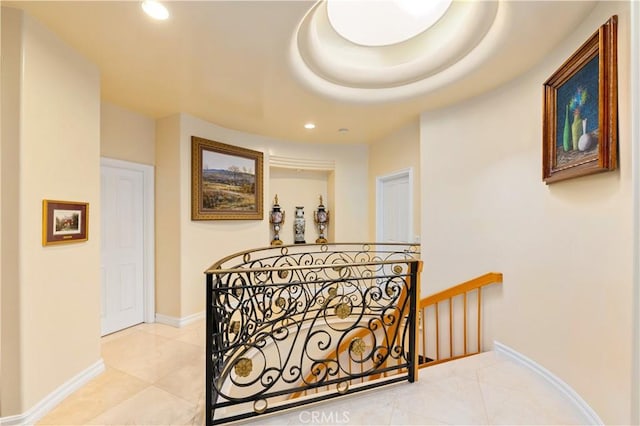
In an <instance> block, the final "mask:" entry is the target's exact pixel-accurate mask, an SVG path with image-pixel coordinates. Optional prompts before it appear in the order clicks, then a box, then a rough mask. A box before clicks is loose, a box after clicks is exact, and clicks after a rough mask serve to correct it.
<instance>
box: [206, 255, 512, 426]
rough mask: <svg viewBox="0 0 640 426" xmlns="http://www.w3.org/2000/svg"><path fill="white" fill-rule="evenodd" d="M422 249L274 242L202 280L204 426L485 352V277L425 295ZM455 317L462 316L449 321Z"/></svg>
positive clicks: (489, 278)
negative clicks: (422, 291)
mask: <svg viewBox="0 0 640 426" xmlns="http://www.w3.org/2000/svg"><path fill="white" fill-rule="evenodd" d="M419 256H420V253H419V246H417V245H407V244H383V245H382V244H374V243H369V244H315V245H313V244H310V245H295V246H281V247H275V248H274V247H269V248H264V249H258V250H252V251H247V252H242V253H238V254H236V255H233V256H229V257H228V258H225V259H222V260H221V261H219V262H216V263H215V264H214V265H213V266H212V267H211V268H209V269H208V270H207V271H206V276H207V372H206V377H207V381H206V383H207V389H206V391H207V394H206V410H205V413H206V421H207V424H208V425H209V424H218V423H225V422H228V421H235V420H240V419H245V418H248V417H253V416H257V415H260V414H264V413H270V412H274V411H279V410H283V409H287V408H291V407H296V406H300V405H303V404H308V403H312V402H316V401H321V400H325V399H329V398H334V397H336V396H340V395H345V394H350V393H354V392H360V391H363V390H367V389H372V388H375V387H380V386H384V385H387V384H390V383H396V382H401V381H409V382H413V381H414V380H417V370H418V368H419V367H426V366H429V365H434V364H437V363H440V362H445V361H448V360H452V359H457V358H460V357H464V356H469V355H473V354H475V353H478V352H480V351H481V334H480V332H481V308H482V302H481V301H482V288H483V287H485V286H486V285H489V284H492V283H499V282H502V275H501V274H497V273H490V274H485V275H483V276H481V277H478V278H475V279H473V280H470V281H467V282H465V283H462V284H459V285H457V286H455V287H452V288H450V289H448V290H445V291H443V292H440V293H437V294H434V295H432V296H429V297H427V298H424V299H422V300H418V296H417V295H419V294H420V290H419V285H420V283H419V276H420V270H421V267H422V262H421V261H420V260H419ZM454 320H455V322H454Z"/></svg>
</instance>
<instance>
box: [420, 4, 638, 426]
mask: <svg viewBox="0 0 640 426" xmlns="http://www.w3.org/2000/svg"><path fill="white" fill-rule="evenodd" d="M613 14H617V15H619V25H618V28H619V30H618V44H619V49H618V69H619V73H618V77H619V87H618V93H619V103H618V105H619V159H620V164H619V168H618V169H617V170H616V171H614V172H607V173H602V174H598V175H591V176H587V177H581V178H577V179H572V180H567V181H563V182H558V183H554V184H552V185H545V184H544V182H543V181H542V177H541V157H542V153H541V149H542V132H541V128H542V117H541V111H542V84H543V83H544V81H545V80H546V79H547V78H548V77H549V76H550V75H551V74H552V73H553V72H555V70H556V69H557V68H558V67H560V65H561V64H562V63H563V62H564V61H565V60H566V59H567V58H568V57H569V56H570V55H571V54H572V53H573V52H574V51H575V50H576V49H577V48H578V47H580V45H581V44H582V43H583V42H584V41H585V40H586V39H587V38H588V37H590V36H591V34H593V32H594V31H596V30H597V29H598V27H599V26H600V25H602V24H603V23H605V22H606V21H607V19H608V18H609V17H610V16H611V15H613ZM629 31H630V18H629V3H628V2H601V3H599V4H598V6H597V7H596V8H595V9H594V11H593V12H592V14H591V15H590V16H589V17H588V18H587V19H586V20H585V21H584V22H583V23H582V24H581V25H580V26H579V27H578V28H576V29H575V31H574V32H573V33H572V35H571V36H570V37H568V38H567V39H566V40H564V41H563V42H562V43H561V44H560V45H559V46H557V48H556V49H555V50H554V51H553V52H551V53H550V54H549V55H547V57H546V58H545V60H544V61H543V62H542V63H540V64H539V66H537V67H536V68H535V69H533V70H531V71H530V72H528V73H527V74H526V75H523V76H521V77H520V78H518V79H517V80H515V81H512V82H511V83H509V84H506V85H504V86H503V87H501V88H499V89H497V90H495V91H493V92H491V93H488V94H485V95H482V96H479V97H477V98H475V99H472V100H469V101H467V102H465V103H461V104H457V105H455V106H454V107H450V108H447V109H443V110H439V111H430V112H424V113H423V114H422V117H421V163H422V168H421V170H422V173H423V178H422V184H423V200H422V206H423V210H422V225H423V229H422V236H423V238H422V240H423V256H424V258H425V259H428V263H427V264H426V265H425V272H424V280H423V288H426V289H430V290H429V291H428V292H429V293H432V292H433V291H437V290H439V289H442V288H445V287H448V286H451V285H453V284H456V283H459V282H461V281H464V280H466V279H469V278H472V277H474V276H477V275H480V274H483V273H485V272H489V271H499V272H503V273H504V284H503V285H502V288H498V289H497V290H496V289H492V290H490V295H491V297H489V298H488V299H485V300H487V303H486V305H485V308H486V310H485V312H486V313H487V315H488V316H487V317H486V318H485V332H486V333H485V334H486V336H487V338H488V339H489V340H493V339H496V340H497V341H499V342H501V343H503V344H506V345H507V346H509V347H511V348H513V349H515V350H516V351H518V352H520V353H522V354H524V355H526V356H528V357H530V358H532V359H533V360H535V361H536V362H538V363H539V364H541V365H542V366H544V367H545V368H547V369H548V370H550V371H551V372H552V373H554V374H555V375H557V376H559V377H560V378H561V379H563V380H564V381H565V382H567V383H568V384H569V385H570V386H571V387H573V389H575V390H576V391H577V392H578V393H579V394H580V395H581V396H582V397H583V398H584V399H585V400H586V402H587V403H588V404H589V405H590V406H591V407H592V408H593V409H594V410H595V411H596V412H597V413H598V415H599V416H600V417H601V418H602V420H603V421H604V422H605V423H606V424H629V423H630V422H631V417H630V415H631V405H632V401H631V396H630V395H631V386H632V382H631V377H632V369H631V353H632V350H631V348H632V296H633V282H632V246H633V245H632V180H631V161H630V154H631V144H632V141H631V140H630V105H629V104H630V96H629V83H630V75H629V58H630V49H629ZM442 140H446V141H447V143H441V141H442ZM636 143H637V141H636ZM486 343H488V346H487V345H485V347H490V346H491V344H490V343H491V342H490V341H489V342H486Z"/></svg>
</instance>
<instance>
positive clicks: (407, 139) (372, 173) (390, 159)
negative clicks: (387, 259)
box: [369, 119, 421, 242]
mask: <svg viewBox="0 0 640 426" xmlns="http://www.w3.org/2000/svg"><path fill="white" fill-rule="evenodd" d="M369 164H370V168H369V239H370V241H376V226H377V225H376V202H377V201H376V177H380V176H385V175H389V174H392V173H395V172H397V171H400V170H404V169H408V168H411V169H413V224H412V225H413V234H414V235H415V236H418V237H419V236H420V221H421V218H420V208H421V206H420V193H421V191H420V121H419V120H418V119H416V120H415V121H412V122H410V123H409V124H406V125H405V126H403V127H402V128H400V129H398V130H396V131H395V132H393V133H391V134H390V135H388V136H386V137H385V138H382V139H380V140H378V141H375V142H373V143H372V144H371V147H370V151H369ZM414 240H415V238H414ZM414 240H412V241H411V242H415V241H414Z"/></svg>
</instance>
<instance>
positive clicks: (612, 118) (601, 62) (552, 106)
mask: <svg viewBox="0 0 640 426" xmlns="http://www.w3.org/2000/svg"><path fill="white" fill-rule="evenodd" d="M617 22H618V17H617V16H612V17H611V18H609V20H608V21H607V22H606V23H605V24H604V25H602V26H601V27H600V28H599V29H598V31H596V32H595V33H594V34H593V35H592V36H591V37H590V38H589V39H588V40H587V41H586V42H585V43H584V44H583V45H582V46H581V47H580V48H579V49H578V50H577V51H576V52H575V53H574V54H573V55H571V57H570V58H569V59H567V61H566V62H565V63H564V64H562V66H561V67H560V68H559V69H558V70H557V71H556V72H555V73H554V74H553V75H552V76H551V77H550V78H549V79H548V80H547V81H546V82H545V83H544V110H543V131H542V141H543V144H542V179H543V180H544V182H545V183H547V184H549V183H553V182H557V181H560V180H565V179H570V178H574V177H578V176H584V175H589V174H592V173H599V172H604V171H608V170H614V169H615V168H616V167H617V144H618V65H617V48H618V47H617V46H618V42H617ZM596 57H598V75H597V79H598V80H597V87H598V90H597V93H598V104H597V110H598V111H597V112H598V114H597V123H598V128H597V129H595V130H594V131H593V132H592V133H590V137H591V138H594V139H595V140H597V149H595V148H592V149H593V152H590V151H589V152H587V151H585V152H583V153H579V154H577V155H575V156H574V157H575V159H572V158H571V156H570V155H567V154H563V153H562V152H561V151H560V150H559V149H558V148H559V143H560V142H561V141H559V140H558V139H559V138H558V134H559V132H558V130H559V127H558V122H559V119H560V118H559V114H560V117H561V116H562V115H563V114H565V112H564V111H562V110H560V109H565V108H564V107H566V118H565V125H564V126H563V127H564V129H565V130H564V132H565V136H564V139H567V133H566V132H567V130H566V129H567V124H568V120H569V118H568V115H569V106H568V105H564V104H563V105H562V106H561V107H558V91H559V90H562V89H561V88H562V87H563V85H565V83H568V82H569V81H570V80H571V79H572V78H573V77H574V76H575V75H576V74H577V73H578V72H580V71H581V70H582V69H584V68H586V66H587V64H589V63H590V62H591V61H592V60H593V59H594V58H596ZM578 81H581V80H578ZM585 81H589V80H585ZM575 83H576V82H575V81H574V82H571V84H573V85H575ZM567 87H570V86H567ZM565 93H566V92H565ZM585 93H586V91H585ZM585 97H586V94H585ZM583 101H585V100H584V99H583ZM574 111H575V110H574ZM579 114H580V112H579V111H578V115H579ZM584 121H586V120H584ZM585 127H586V126H585ZM585 134H587V133H586V131H585ZM573 139H575V136H574V138H573ZM592 146H593V145H592ZM561 149H562V148H561ZM572 149H573V152H577V149H576V146H574V147H573V148H572V147H570V146H569V147H564V150H566V151H571V150H572ZM563 155H567V158H569V159H563V157H562V156H563ZM558 158H561V159H563V163H562V164H558V163H559V162H560V161H559V160H558Z"/></svg>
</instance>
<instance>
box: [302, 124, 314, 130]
mask: <svg viewBox="0 0 640 426" xmlns="http://www.w3.org/2000/svg"><path fill="white" fill-rule="evenodd" d="M304 128H305V129H315V128H316V125H315V124H313V123H307V124H305V125H304Z"/></svg>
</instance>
